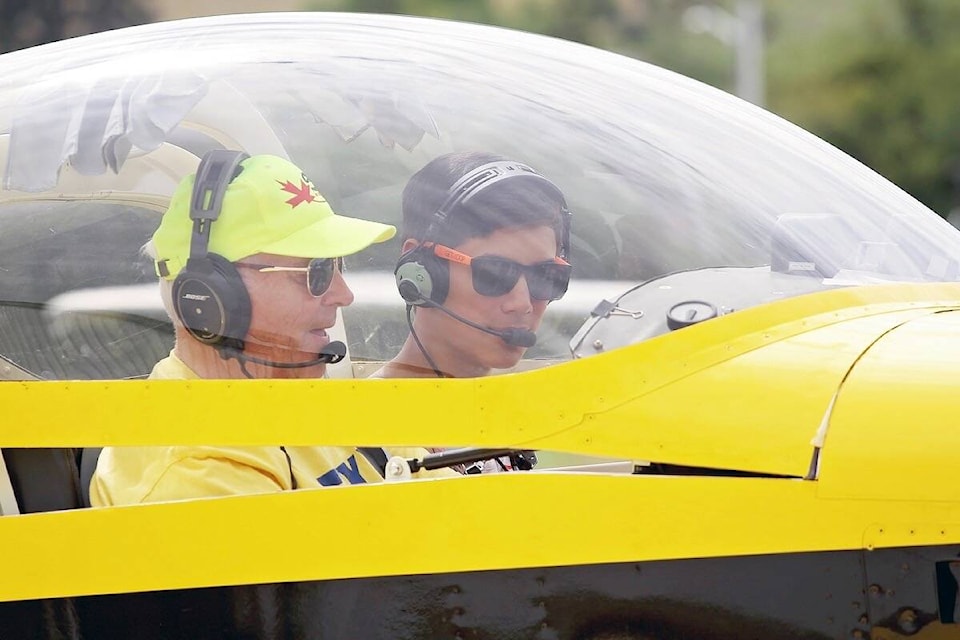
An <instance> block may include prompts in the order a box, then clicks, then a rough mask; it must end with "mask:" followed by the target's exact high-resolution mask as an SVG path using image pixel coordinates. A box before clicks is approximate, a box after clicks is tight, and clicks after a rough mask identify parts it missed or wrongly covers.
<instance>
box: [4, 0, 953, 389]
mask: <svg viewBox="0 0 960 640" xmlns="http://www.w3.org/2000/svg"><path fill="white" fill-rule="evenodd" d="M2 60H3V69H4V74H3V77H2V78H0V87H2V91H0V158H2V164H0V167H2V169H3V182H2V189H0V274H2V276H0V356H2V357H3V359H4V361H5V364H4V365H3V367H2V368H0V375H2V377H7V378H16V377H30V376H36V377H44V378H122V377H138V376H143V375H145V374H146V373H148V372H149V370H150V367H151V366H152V364H153V362H155V361H156V360H157V359H158V358H161V357H163V356H164V355H165V354H166V352H167V351H169V349H170V347H171V345H172V336H173V333H172V330H171V325H170V321H169V318H168V316H167V314H166V313H165V311H164V308H163V306H162V304H161V299H160V295H159V292H158V288H157V286H156V275H155V274H154V269H153V264H152V261H151V260H150V259H149V258H147V257H145V256H144V255H143V253H142V252H141V247H142V246H143V245H144V244H145V243H146V242H147V241H148V240H149V238H150V236H151V234H152V233H153V231H154V230H155V229H156V227H157V225H158V224H159V220H160V216H161V214H162V213H163V211H164V209H165V208H166V206H167V203H168V202H169V199H170V196H171V194H172V193H173V191H174V189H175V187H176V185H177V183H178V182H179V181H180V179H181V178H183V177H184V176H187V175H189V174H191V173H193V172H194V171H196V169H197V165H198V162H199V159H200V157H201V156H202V155H203V154H204V153H205V152H206V151H208V150H210V149H218V148H225V149H238V150H243V151H245V152H247V153H250V154H263V153H267V154H274V155H279V156H282V157H286V158H289V159H290V160H292V161H293V162H294V163H295V164H297V165H298V166H299V167H301V168H302V169H303V171H304V173H305V174H306V175H307V176H309V178H310V180H311V181H312V182H313V183H314V185H316V187H317V189H318V190H319V191H320V192H321V193H322V194H323V195H324V196H325V197H326V198H327V199H328V201H329V202H330V204H331V205H332V206H333V208H334V210H335V211H337V212H338V213H341V214H343V215H347V216H354V217H359V218H367V219H371V220H377V221H380V222H386V223H390V224H394V225H397V226H398V227H402V224H401V194H402V191H403V188H404V185H405V184H406V182H407V180H408V179H409V178H410V177H411V175H413V174H414V173H415V172H416V171H417V170H419V169H420V168H421V167H423V166H424V165H425V164H426V163H428V162H429V161H430V160H432V159H434V158H436V157H438V156H440V155H442V154H445V153H448V152H454V151H486V152H491V153H496V154H500V155H503V156H506V157H507V158H510V159H512V160H516V161H519V162H522V163H525V164H528V165H530V166H531V167H534V168H535V169H536V170H537V171H538V172H540V173H541V174H542V175H544V176H546V177H547V178H549V180H551V181H552V182H553V183H554V184H556V185H557V186H558V187H559V188H560V190H561V191H562V192H563V194H564V196H565V198H566V202H567V204H568V207H569V209H570V211H571V212H572V227H571V237H570V251H569V262H570V263H571V264H572V265H573V276H572V281H571V284H570V287H569V290H568V292H567V294H566V295H565V296H564V297H563V298H562V299H561V300H558V301H555V302H552V303H551V304H550V305H549V308H548V309H547V311H546V313H545V316H544V320H543V324H542V325H541V327H540V329H539V332H538V341H537V344H536V346H534V347H532V348H530V349H528V350H527V351H526V354H525V357H524V361H523V363H521V365H518V366H524V363H526V364H527V365H531V366H533V365H536V364H538V363H542V362H551V361H563V360H567V359H570V358H572V357H577V356H582V355H588V351H589V352H591V353H592V352H593V350H588V349H584V348H582V345H583V344H584V339H585V337H586V336H587V335H588V334H589V332H590V331H591V330H593V327H594V326H595V325H596V324H597V323H598V322H603V321H604V320H605V319H609V318H610V317H613V316H616V317H617V318H619V320H618V322H621V324H620V325H618V326H619V327H620V328H618V329H617V331H616V332H615V333H616V334H617V335H616V339H613V340H611V341H610V344H611V345H612V346H616V345H618V344H629V343H631V342H636V341H638V340H642V339H646V338H650V337H654V336H657V335H660V334H664V333H668V332H670V331H673V330H676V329H678V328H681V327H683V326H687V325H688V324H691V323H693V322H698V321H701V320H705V319H709V318H711V317H713V316H715V315H722V314H724V313H729V312H732V311H735V310H737V309H743V308H746V307H749V306H754V305H758V304H762V303H766V302H770V301H773V300H776V299H778V298H782V297H787V296H792V295H800V294H804V293H808V292H813V291H817V290H821V289H824V288H830V287H837V286H860V285H867V284H871V283H875V282H890V281H910V282H920V281H931V280H934V281H936V280H957V279H958V264H960V234H958V232H956V231H955V230H954V229H953V228H952V227H950V226H949V225H948V224H946V223H945V222H944V221H943V220H942V219H940V218H939V217H938V216H936V215H935V214H934V213H932V212H931V211H929V210H928V209H926V208H925V207H923V206H922V205H921V204H919V203H918V202H917V201H915V200H914V199H912V198H911V197H910V196H908V195H907V194H905V193H904V192H902V191H901V190H899V189H898V188H896V187H895V186H894V185H892V184H890V183H889V182H887V181H886V180H884V179H883V178H881V177H880V176H878V175H876V174H875V173H873V172H872V171H870V170H869V169H867V168H866V167H864V166H862V165H860V164H859V163H857V162H856V161H854V160H853V159H851V158H849V157H847V156H845V155H844V154H842V153H841V152H839V151H837V150H836V149H834V148H832V147H830V146H829V145H827V144H826V143H824V142H823V141H821V140H819V139H817V138H816V137H815V136H812V135H810V134H808V133H806V132H804V131H802V130H801V129H799V128H797V127H795V126H793V125H791V124H789V123H787V122H785V121H783V120H781V119H779V118H777V117H776V116H773V115H772V114H769V113H767V112H765V111H763V110H762V109H759V108H756V107H754V106H752V105H749V104H747V103H745V102H742V101H740V100H738V99H736V98H734V97H732V96H729V95H727V94H725V93H723V92H721V91H718V90H715V89H712V88H710V87H707V86H705V85H702V84H700V83H697V82H695V81H692V80H690V79H687V78H684V77H682V76H679V75H676V74H673V73H671V72H668V71H665V70H662V69H659V68H656V67H654V66H651V65H648V64H645V63H642V62H639V61H636V60H632V59H629V58H625V57H622V56H618V55H615V54H612V53H608V52H603V51H600V50H596V49H592V48H589V47H585V46H582V45H577V44H573V43H569V42H564V41H561V40H556V39H551V38H546V37H542V36H535V35H530V34H524V33H520V32H514V31H510V30H505V29H499V28H493V27H484V26H478V25H467V24H459V23H454V22H447V21H437V20H429V19H418V18H407V17H397V16H373V15H346V14H330V13H284V14H263V15H244V16H222V17H216V18H206V19H196V20H185V21H179V22H171V23H163V24H156V25H148V26H143V27H136V28H131V29H123V30H118V31H114V32H107V33H103V34H97V35H93V36H86V37H82V38H76V39H72V40H67V41H63V42H59V43H54V44H50V45H44V46H41V47H36V48H33V49H28V50H24V51H19V52H14V53H10V54H6V55H4V56H3V57H2ZM402 237H403V229H402V228H401V232H400V234H398V236H397V237H396V238H395V239H393V240H391V241H390V242H387V243H383V244H380V245H376V246H374V247H372V248H370V249H368V250H365V251H363V252H361V253H359V254H356V255H353V256H349V257H348V259H347V262H346V266H347V271H346V280H347V282H348V284H349V285H350V287H351V288H352V290H353V292H354V294H355V296H356V297H355V301H354V302H353V304H351V305H350V306H348V307H346V308H344V309H343V313H342V319H343V322H342V326H340V327H338V328H337V330H338V331H341V332H342V336H343V339H344V341H345V342H347V344H348V347H349V358H348V361H347V362H346V363H345V364H342V365H337V368H332V369H331V373H332V374H333V375H357V376H362V375H368V374H369V373H370V372H371V371H373V370H374V369H375V367H376V364H377V363H379V362H382V361H385V360H388V359H390V358H391V357H393V356H394V355H395V354H396V352H397V350H398V349H399V348H400V345H401V344H402V343H403V341H404V340H405V339H406V337H407V332H408V328H407V323H406V321H405V317H404V303H403V300H402V299H401V297H400V296H399V294H398V292H397V287H396V283H395V280H394V274H393V270H394V265H395V263H396V261H397V257H398V256H399V254H400V246H401V245H400V243H401V240H402ZM476 335H477V340H480V339H481V338H482V337H484V334H483V333H482V332H477V334H476Z"/></svg>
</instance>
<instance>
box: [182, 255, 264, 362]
mask: <svg viewBox="0 0 960 640" xmlns="http://www.w3.org/2000/svg"><path fill="white" fill-rule="evenodd" d="M173 305H174V308H175V309H176V312H177V317H178V318H180V322H182V323H183V326H184V327H186V329H187V331H189V332H190V335H192V336H193V337H194V338H196V339H197V340H199V341H200V342H202V343H204V344H209V345H217V344H220V343H222V342H223V341H224V340H226V339H234V340H239V341H242V340H243V339H244V338H245V337H246V335H247V331H248V330H249V329H250V316H251V303H250V294H249V293H248V292H247V287H246V285H244V284H243V279H242V278H241V277H240V273H239V272H238V271H237V268H236V267H234V266H233V264H232V263H231V262H230V261H229V260H227V259H226V258H224V257H223V256H220V255H217V254H215V253H208V254H207V255H206V257H203V258H199V259H198V258H194V259H191V260H188V261H187V265H186V266H185V267H184V268H183V270H182V271H181V272H180V273H179V274H178V275H177V277H176V279H175V280H174V281H173Z"/></svg>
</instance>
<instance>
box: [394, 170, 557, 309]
mask: <svg viewBox="0 0 960 640" xmlns="http://www.w3.org/2000/svg"><path fill="white" fill-rule="evenodd" d="M510 178H535V179H537V180H538V181H540V182H541V183H542V184H544V185H546V186H547V187H548V189H549V190H550V191H551V193H553V195H554V196H556V198H557V200H558V201H559V202H560V243H559V245H560V246H559V256H560V257H561V258H564V259H566V257H567V252H568V250H569V247H570V211H569V209H567V202H566V200H565V199H564V197H563V192H562V191H560V188H559V187H557V185H555V184H554V183H553V182H551V181H550V180H548V179H547V178H545V177H544V176H542V175H540V174H539V173H537V172H536V171H535V170H534V169H532V168H531V167H529V166H527V165H525V164H523V163H520V162H513V161H510V160H498V161H496V162H488V163H486V164H482V165H480V166H479V167H477V168H475V169H473V170H472V171H469V172H467V173H466V174H464V176H463V177H461V178H460V179H459V180H457V181H456V182H454V183H453V185H452V186H451V187H450V189H449V190H448V191H447V197H446V199H444V201H443V204H442V205H440V208H439V209H437V211H436V213H434V214H433V218H432V219H431V221H430V224H429V225H428V226H427V230H426V232H425V233H424V234H423V237H422V238H420V244H419V245H417V246H416V247H414V248H413V249H411V250H410V251H407V252H406V253H404V254H403V255H401V256H400V258H399V259H398V260H397V267H396V269H394V270H393V273H394V275H395V276H396V279H397V289H398V290H399V291H400V296H401V297H402V298H403V299H404V300H405V301H406V303H407V304H409V305H414V306H419V305H442V304H443V303H444V301H445V300H446V299H447V294H448V293H449V291H450V267H449V265H448V264H447V261H446V260H443V259H442V258H439V257H438V256H437V255H436V254H434V253H433V246H432V243H433V242H435V239H436V237H437V234H438V233H439V232H440V231H441V230H442V229H443V227H444V225H445V224H446V222H447V219H448V218H449V217H450V214H451V213H453V212H454V211H455V210H456V209H457V208H458V207H460V206H462V205H465V204H467V203H468V202H469V201H470V200H472V199H473V198H474V197H475V196H476V195H477V194H478V193H480V192H481V191H483V190H484V189H486V188H488V187H490V186H492V185H494V184H496V183H498V182H500V181H502V180H507V179H510ZM425 245H431V246H425Z"/></svg>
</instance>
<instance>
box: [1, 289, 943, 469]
mask: <svg viewBox="0 0 960 640" xmlns="http://www.w3.org/2000/svg"><path fill="white" fill-rule="evenodd" d="M951 296H952V297H953V302H951V301H950V299H951ZM891 300H892V301H891ZM956 300H960V286H958V285H923V286H921V285H894V286H884V287H879V286H878V287H860V288H854V289H841V290H837V291H831V292H826V293H821V294H815V295H809V296H803V297H799V298H792V299H788V300H784V301H780V302H778V303H776V304H769V305H764V306H760V307H756V308H752V309H747V310H744V311H739V312H736V313H733V314H730V315H727V316H723V317H721V318H717V319H715V320H711V321H709V322H706V323H703V324H701V325H696V326H693V327H689V328H686V329H683V330H681V331H677V332H674V333H671V334H669V335H665V336H661V337H659V338H656V339H653V340H649V341H647V342H643V343H640V344H637V345H633V346H631V347H627V348H623V349H619V350H617V351H614V352H611V353H608V354H603V355H598V356H595V357H591V358H587V359H584V360H579V361H576V362H572V363H566V364H562V365H557V366H554V367H548V368H545V369H540V370H536V371H531V372H526V373H521V374H513V375H505V376H493V377H489V378H481V379H472V380H422V379H421V380H267V381H250V380H202V381H126V382H73V383H62V382H6V383H2V384H0V403H2V404H3V406H4V407H5V410H6V411H7V413H8V415H14V416H16V417H17V419H16V420H14V421H11V422H9V423H8V424H7V425H5V429H4V430H3V431H2V432H0V446H92V445H104V444H114V445H140V444H207V445H261V444H287V445H299V444H329V445H418V444H422V443H425V442H426V443H431V444H444V445H450V446H457V445H461V446H469V445H474V446H523V447H537V448H542V449H548V450H554V451H565V452H572V453H578V454H584V455H596V456H613V457H620V458H626V459H638V460H650V459H653V460H657V461H661V462H675V463H680V464H699V465H704V466H715V467H743V468H745V469H751V470H756V471H767V472H771V473H782V474H792V475H799V474H802V473H804V472H805V471H806V464H807V461H808V460H809V454H810V451H809V441H810V439H811V438H812V437H813V434H814V432H815V429H816V427H817V426H818V424H819V417H820V416H822V415H823V412H824V411H825V410H826V407H827V404H828V402H829V399H830V397H831V394H832V391H833V389H835V388H836V385H837V383H838V381H839V380H840V379H841V378H842V376H843V374H844V372H845V371H846V368H847V367H848V366H849V365H850V364H851V363H852V362H853V361H854V360H855V359H856V357H857V356H858V355H859V352H860V351H862V349H863V348H866V346H867V345H869V344H870V342H871V341H872V340H874V339H875V338H876V337H877V336H879V335H881V334H882V333H883V332H885V331H887V330H889V329H890V328H892V327H895V326H897V325H898V324H900V323H902V322H905V321H906V320H907V319H909V318H911V317H919V316H922V315H926V314H930V313H933V312H935V311H937V310H941V309H946V308H951V307H950V306H949V305H951V304H952V305H954V306H955V305H956V304H957V302H956Z"/></svg>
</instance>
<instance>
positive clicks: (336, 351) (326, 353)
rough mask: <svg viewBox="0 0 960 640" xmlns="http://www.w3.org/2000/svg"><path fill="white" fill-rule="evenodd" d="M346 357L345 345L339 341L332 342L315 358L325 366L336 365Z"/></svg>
mask: <svg viewBox="0 0 960 640" xmlns="http://www.w3.org/2000/svg"><path fill="white" fill-rule="evenodd" d="M346 355H347V345H345V344H343V343H342V342H340V341H339V340H334V341H333V342H331V343H330V344H328V345H327V346H325V347H324V348H323V349H321V350H320V354H319V355H318V356H317V358H318V359H320V360H323V361H324V362H326V363H327V364H336V363H338V362H340V361H341V360H343V358H344V357H345V356H346Z"/></svg>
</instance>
